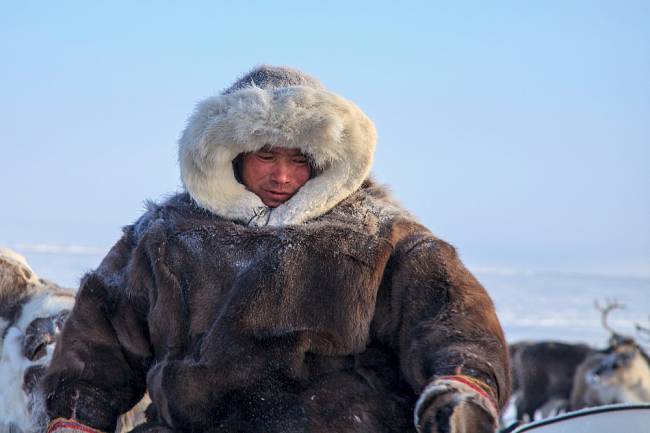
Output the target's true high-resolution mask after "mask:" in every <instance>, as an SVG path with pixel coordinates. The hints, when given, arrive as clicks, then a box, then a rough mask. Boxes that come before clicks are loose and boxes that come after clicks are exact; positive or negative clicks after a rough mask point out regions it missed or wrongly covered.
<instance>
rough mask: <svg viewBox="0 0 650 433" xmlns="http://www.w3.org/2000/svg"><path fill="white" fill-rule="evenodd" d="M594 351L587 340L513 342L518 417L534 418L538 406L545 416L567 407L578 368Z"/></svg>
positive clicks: (512, 352) (513, 366)
mask: <svg viewBox="0 0 650 433" xmlns="http://www.w3.org/2000/svg"><path fill="white" fill-rule="evenodd" d="M594 352H595V350H594V349H592V348H590V347H589V346H587V345H584V344H569V343H561V342H554V341H544V342H539V343H532V342H522V343H517V344H513V345H511V346H510V355H511V360H512V375H513V394H515V395H516V401H515V407H516V410H517V419H519V420H525V419H527V420H532V419H534V417H535V413H536V412H537V411H538V410H539V411H540V412H541V414H542V416H543V417H545V416H550V415H554V414H556V413H558V412H560V411H562V410H566V409H567V408H568V406H569V399H570V396H571V389H572V387H573V376H574V373H575V370H576V368H577V367H578V365H580V364H581V363H582V362H583V361H584V359H585V358H586V357H587V356H588V355H590V354H592V353H594Z"/></svg>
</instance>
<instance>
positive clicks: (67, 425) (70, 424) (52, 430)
mask: <svg viewBox="0 0 650 433" xmlns="http://www.w3.org/2000/svg"><path fill="white" fill-rule="evenodd" d="M66 430H70V431H78V432H83V433H102V431H101V430H96V429H94V428H92V427H89V426H87V425H85V424H81V423H80V422H78V421H75V420H73V419H65V418H57V419H55V420H52V422H50V425H49V426H48V427H47V433H56V432H64V431H66Z"/></svg>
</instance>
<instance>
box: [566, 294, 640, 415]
mask: <svg viewBox="0 0 650 433" xmlns="http://www.w3.org/2000/svg"><path fill="white" fill-rule="evenodd" d="M595 305H596V308H597V309H598V310H599V311H600V312H601V323H602V325H603V327H604V328H605V329H607V330H608V331H609V332H610V334H611V335H610V338H609V346H608V347H607V348H606V349H604V350H601V351H598V352H596V353H594V354H593V355H591V356H589V357H587V358H586V359H585V361H584V362H583V363H582V364H581V365H580V366H579V368H578V370H577V372H576V377H575V383H574V393H573V394H574V395H573V396H572V405H574V402H573V401H574V399H575V401H582V402H584V403H588V404H584V406H593V405H600V404H610V403H631V402H644V401H650V360H649V358H648V355H647V354H646V353H645V351H644V350H643V348H642V347H641V346H640V345H639V344H638V343H637V341H636V340H635V339H634V337H631V336H626V335H623V334H620V333H618V332H616V331H614V330H613V329H612V328H611V327H610V326H609V325H608V324H607V316H608V314H609V313H610V312H611V311H613V310H615V309H622V308H624V305H623V304H621V303H619V302H616V301H607V303H606V305H605V306H601V305H600V304H599V303H598V302H596V303H595ZM584 406H583V407H584ZM577 408H579V407H575V406H574V409H577Z"/></svg>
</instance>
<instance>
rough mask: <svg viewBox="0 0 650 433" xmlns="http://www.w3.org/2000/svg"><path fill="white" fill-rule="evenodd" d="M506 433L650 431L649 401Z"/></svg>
mask: <svg viewBox="0 0 650 433" xmlns="http://www.w3.org/2000/svg"><path fill="white" fill-rule="evenodd" d="M502 432H503V433H506V432H511V433H582V432H584V433H612V432H616V433H644V432H650V403H643V404H614V405H607V406H599V407H592V408H588V409H582V410H578V411H575V412H569V413H565V414H562V415H558V416H556V417H553V418H546V419H543V420H540V421H536V422H533V423H530V424H525V425H522V426H520V427H518V428H516V429H514V430H511V429H506V430H503V431H502Z"/></svg>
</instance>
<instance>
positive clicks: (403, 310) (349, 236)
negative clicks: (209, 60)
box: [44, 70, 510, 433]
mask: <svg viewBox="0 0 650 433" xmlns="http://www.w3.org/2000/svg"><path fill="white" fill-rule="evenodd" d="M256 73H258V74H259V71H258V72H256ZM283 73H284V72H283ZM290 73H291V71H290V70H289V74H290ZM262 75H264V74H262ZM271 75H273V74H271ZM277 75H278V74H276V76H277ZM298 76H299V78H300V80H303V81H304V80H306V79H305V78H304V76H302V75H298ZM251 77H256V75H255V73H253V74H251V75H249V76H247V77H245V78H244V79H242V81H240V85H239V87H238V85H237V84H236V85H234V86H233V87H232V88H231V89H229V90H228V91H226V92H225V93H224V94H223V95H222V96H220V97H216V100H212V101H208V102H206V103H204V104H203V105H202V106H200V108H199V109H198V110H197V113H195V114H194V116H193V117H192V118H191V119H190V122H189V124H188V129H186V132H185V134H184V135H183V138H181V151H180V160H181V166H183V167H184V168H183V179H184V184H185V186H186V190H187V192H184V193H181V194H178V195H176V196H174V197H172V198H170V199H169V200H167V201H166V202H164V203H162V204H160V205H153V204H152V205H151V206H150V208H149V210H148V211H147V212H146V214H145V215H144V216H143V217H141V218H140V219H139V221H138V222H137V223H135V224H133V225H131V226H128V227H126V228H125V230H124V235H123V237H122V239H121V240H120V241H119V242H118V243H117V244H116V245H115V246H114V247H113V249H112V250H111V251H110V252H109V254H108V255H107V256H106V258H105V259H104V261H103V262H102V263H101V265H100V266H99V268H98V269H97V270H96V271H94V272H92V273H90V274H89V275H87V276H86V277H85V278H84V280H83V281H82V285H81V288H80V290H79V293H78V295H77V300H76V304H75V306H74V310H73V311H72V313H71V315H70V317H69V318H68V320H67V322H66V325H65V328H64V330H63V332H62V335H61V340H60V343H59V344H58V345H57V347H56V351H55V353H54V356H53V361H52V364H51V366H50V369H49V371H48V374H47V376H46V378H45V381H44V391H45V395H46V397H47V405H48V412H49V415H50V416H51V417H52V418H55V417H74V418H75V419H78V420H80V421H82V422H84V423H86V424H88V425H90V426H92V427H95V428H98V429H101V430H105V431H110V430H111V429H112V428H114V425H115V420H116V419H117V417H118V415H119V414H120V413H122V412H125V411H127V410H128V409H129V408H130V407H131V406H132V405H134V404H135V403H137V402H138V400H139V399H140V398H141V397H142V395H143V393H144V392H145V390H147V391H148V392H149V394H150V397H151V399H152V402H153V403H152V405H151V407H150V409H149V411H148V414H149V419H150V423H148V424H147V425H145V426H142V427H141V430H139V431H157V432H163V431H164V432H170V431H178V432H181V431H182V432H212V433H226V432H228V433H231V432H232V433H234V432H241V433H243V432H247V433H252V432H265V433H273V432H276V433H280V432H282V433H292V432H295V433H297V432H314V433H316V432H341V433H343V432H357V433H359V432H368V433H370V432H373V433H380V432H386V433H389V432H395V433H396V432H409V431H415V428H414V423H413V418H414V411H416V405H417V403H418V400H420V403H422V401H423V395H425V394H426V395H427V396H428V395H429V394H431V393H432V392H435V390H436V389H438V388H439V386H438V385H440V386H442V385H441V384H443V385H444V383H443V382H444V380H443V378H444V377H448V376H453V375H463V376H466V377H470V378H473V379H475V380H476V381H477V382H480V383H481V384H484V385H485V389H486V390H487V393H488V394H489V397H491V399H493V400H494V401H496V402H497V404H498V405H499V406H501V407H502V406H503V404H504V403H505V401H506V399H507V398H508V395H509V388H510V384H509V372H508V355H507V347H506V344H505V341H504V337H503V333H502V330H501V327H500V325H499V322H498V320H497V318H496V315H495V311H494V306H493V304H492V301H491V300H490V298H489V296H488V295H487V293H486V291H485V290H484V289H483V287H482V286H481V285H480V284H479V282H478V281H477V280H476V279H475V278H474V277H473V276H472V275H471V274H470V273H469V272H468V271H467V270H466V269H465V267H464V266H463V265H462V263H461V262H460V261H459V259H458V256H457V254H456V252H455V250H454V248H453V247H451V246H450V245H449V244H447V243H445V242H444V241H442V240H440V239H438V238H436V237H435V236H434V235H432V234H431V232H430V231H429V230H428V229H427V228H425V227H424V226H422V225H421V224H419V223H418V222H417V221H416V220H415V219H414V218H413V217H412V216H411V215H410V214H409V213H408V212H407V211H405V210H404V209H403V208H401V207H400V206H399V205H398V204H397V203H395V202H394V201H393V200H392V199H391V198H390V197H389V195H388V194H387V193H386V191H385V189H384V188H383V187H380V186H376V185H374V184H373V183H372V182H370V181H368V180H365V181H364V179H366V178H367V175H368V171H369V167H370V163H371V161H372V153H373V151H374V127H372V124H371V123H370V122H369V120H367V118H365V116H364V115H363V113H361V112H360V110H358V108H356V106H353V105H350V104H351V103H348V101H344V100H343V99H342V98H340V97H338V96H336V95H333V94H329V93H327V92H326V91H324V90H322V89H321V88H320V87H319V84H318V83H317V82H316V84H314V82H309V81H307V82H300V83H298V84H295V83H294V84H290V85H289V86H287V84H286V82H285V81H282V80H284V78H285V77H284V76H281V77H280V78H282V80H280V81H281V82H280V84H279V85H278V87H274V85H275V84H274V83H270V84H269V83H268V82H262V84H260V81H254V82H253V84H252V86H253V87H252V88H251V86H244V85H241V82H244V83H246V82H247V80H253V78H251ZM289 79H290V80H291V79H293V77H291V76H290V77H289ZM294 81H295V80H294ZM260 85H262V87H256V86H260ZM241 92H244V94H242V93H241ZM247 92H248V93H247ZM251 95H252V96H251ZM249 97H252V98H253V99H256V98H257V99H256V101H257V102H256V103H261V104H262V105H263V106H265V107H267V108H268V107H271V108H272V109H270V111H268V113H271V114H273V116H276V117H273V116H270V115H269V114H268V113H267V114H263V113H262V114H260V112H259V110H258V111H255V109H254V108H251V107H252V106H255V104H254V103H252V102H250V101H249V100H248V99H247V98H249ZM233 101H236V102H233ZM260 101H262V102H260ZM319 101H320V102H319ZM323 101H324V102H323ZM246 104H249V105H246ZM250 104H253V105H250ZM273 104H276V105H273ZM277 104H279V106H281V107H285V108H287V107H288V108H287V110H288V111H289V112H291V115H292V116H293V117H294V118H298V119H302V120H301V122H299V123H295V122H294V124H292V125H289V126H287V125H288V123H290V122H288V121H287V119H286V118H285V119H284V120H282V121H281V122H278V123H273V121H274V119H275V120H277V116H280V117H281V114H282V110H281V109H280V108H278V106H277ZM301 104H303V106H304V105H305V104H306V105H308V106H311V107H317V109H319V110H320V109H322V107H323V106H325V107H326V110H325V112H323V111H322V110H321V111H319V112H318V113H319V116H315V115H314V114H313V113H311V114H310V112H309V110H305V112H304V113H303V112H299V110H298V109H297V108H296V107H299V106H300V105H301ZM328 104H330V105H328ZM337 104H338V105H337ZM242 107H247V108H246V109H245V110H244V109H243V108H242ZM273 107H275V108H273ZM292 107H293V108H292ZM327 107H329V108H327ZM237 110H243V112H244V113H247V115H250V113H257V114H256V115H259V116H258V117H259V118H261V119H262V120H261V121H259V122H258V123H255V122H256V121H255V120H250V119H248V120H245V121H244V122H247V123H245V125H248V126H247V127H248V128H249V129H248V130H246V131H244V130H245V128H243V127H242V125H241V124H237V122H239V121H241V118H242V115H241V113H240V112H236V111H237ZM278 113H280V114H278ZM296 113H299V115H297V114H296ZM219 116H221V117H219ZM269 116H270V117H269ZM310 116H311V117H310ZM328 116H330V117H332V118H331V119H330V118H328ZM224 118H228V119H225V120H224ZM238 119H239V120H238ZM355 119H356V120H355ZM258 120H259V119H258ZM230 121H232V122H235V124H234V125H233V124H228V122H230ZM337 122H338V123H337ZM346 122H347V123H346ZM224 125H226V126H224ZM251 125H252V126H251ZM296 125H299V126H296ZM301 125H302V126H301ZM304 125H309V126H308V127H307V129H308V131H297V128H299V127H304ZM282 128H287V130H286V131H285V130H282ZM319 128H320V129H319ZM350 128H352V130H350ZM233 130H235V131H237V133H238V134H240V136H237V137H238V138H237V137H235V135H236V134H235V135H233V134H234V133H233ZM224 131H225V132H228V131H229V133H230V135H229V136H227V137H226V138H223V137H225V136H224V134H225V132H224ZM287 131H288V132H287ZM246 134H249V137H248V138H246ZM291 134H293V135H291ZM301 134H302V135H301ZM310 134H311V135H310ZM328 134H329V135H328ZM250 137H255V140H258V141H257V143H258V144H257V145H256V146H257V147H255V146H252V147H249V148H242V147H240V146H239V144H237V143H250V141H251V138H250ZM260 137H261V138H260ZM273 137H275V138H276V139H277V141H273V139H274V138H273ZM278 137H280V138H278ZM292 137H293V138H292ZM295 137H303V139H301V140H294V138H295ZM305 137H319V138H318V140H321V141H322V142H323V143H325V145H321V147H320V148H318V149H319V150H315V148H316V147H317V146H318V140H313V141H309V140H307V139H306V138H305ZM328 137H329V138H328ZM219 140H222V141H223V143H225V144H219ZM328 140H329V141H328ZM345 140H352V142H353V144H351V145H350V144H348V145H345V143H344V142H345ZM364 140H366V142H367V143H370V146H368V145H367V143H366V144H363V143H364ZM269 142H271V144H272V145H277V144H281V143H283V144H285V145H286V144H287V143H288V144H289V145H291V146H293V147H301V146H306V147H307V149H311V150H305V149H304V148H303V150H305V152H306V153H308V154H309V156H310V157H311V158H312V159H313V160H314V161H315V164H317V165H318V167H319V168H320V169H321V171H320V174H319V175H318V176H316V177H315V178H314V179H311V180H310V181H308V182H307V184H305V186H303V188H302V189H301V190H300V191H299V192H298V194H296V195H295V196H294V197H293V198H292V199H291V200H289V201H288V202H287V203H285V204H283V205H282V206H280V207H278V208H275V209H264V207H263V205H262V204H261V202H259V200H255V197H253V196H251V195H250V194H252V193H250V192H249V191H246V190H245V188H243V186H241V185H239V186H238V185H236V184H235V183H233V182H236V181H234V179H235V177H234V176H233V175H232V167H230V172H228V170H227V166H228V165H230V164H231V161H232V159H233V158H234V157H236V156H237V154H239V153H241V152H245V151H252V150H255V149H256V148H259V147H261V146H263V145H264V143H267V144H268V143H269ZM233 143H234V144H233ZM327 143H331V144H332V146H334V147H332V146H330V148H329V149H328V148H327V146H328V144H327ZM341 143H343V144H341ZM359 143H361V144H359ZM336 145H342V146H343V145H345V146H347V147H348V148H349V147H350V146H353V147H354V146H358V147H359V148H358V149H353V150H350V152H351V153H352V155H348V156H349V158H348V159H347V160H346V154H345V152H344V151H343V150H337V149H336V148H335V147H336ZM229 146H230V147H229ZM345 146H344V147H345ZM301 148H302V147H301ZM224 149H225V150H224ZM197 161H202V163H204V166H203V167H198V165H197V164H198V163H197ZM206 161H210V162H209V163H207V162H206ZM341 161H343V162H341ZM205 164H207V165H211V167H208V166H207V165H205ZM219 170H221V171H222V172H224V173H227V179H226V180H225V181H224V180H223V179H219V178H218V177H217V179H215V178H213V177H212V176H213V175H214V173H215V172H218V171H219ZM332 173H333V174H332ZM231 176H232V178H231ZM334 184H336V185H337V186H336V187H334V186H333V185H334ZM220 188H222V189H228V193H224V194H222V195H220V191H221V190H220ZM341 191H343V192H341ZM253 195H254V194H253ZM313 197H317V198H316V199H313V200H311V199H310V198H313ZM427 398H428V397H427ZM427 401H428V400H427ZM416 412H417V411H416Z"/></svg>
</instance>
